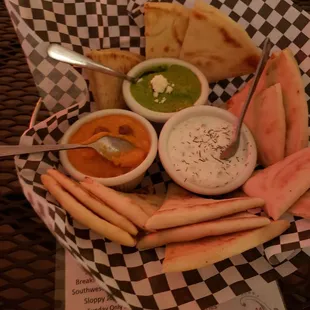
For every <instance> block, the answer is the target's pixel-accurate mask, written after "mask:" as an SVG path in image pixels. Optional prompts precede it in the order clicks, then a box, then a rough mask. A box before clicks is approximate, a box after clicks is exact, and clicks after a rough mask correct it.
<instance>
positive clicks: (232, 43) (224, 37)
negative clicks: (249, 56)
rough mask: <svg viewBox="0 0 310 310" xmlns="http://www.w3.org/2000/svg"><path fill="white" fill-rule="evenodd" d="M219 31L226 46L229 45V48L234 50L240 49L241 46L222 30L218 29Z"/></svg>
mask: <svg viewBox="0 0 310 310" xmlns="http://www.w3.org/2000/svg"><path fill="white" fill-rule="evenodd" d="M219 29H220V33H221V35H222V36H223V39H224V41H225V42H226V43H227V44H230V45H231V46H233V47H235V48H240V47H242V46H241V44H240V43H239V42H238V41H237V40H235V39H234V38H233V37H232V36H231V35H230V34H229V33H228V32H227V31H226V30H225V29H224V28H219Z"/></svg>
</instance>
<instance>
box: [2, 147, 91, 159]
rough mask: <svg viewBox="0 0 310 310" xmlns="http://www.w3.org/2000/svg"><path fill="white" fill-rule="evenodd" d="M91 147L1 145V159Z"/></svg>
mask: <svg viewBox="0 0 310 310" xmlns="http://www.w3.org/2000/svg"><path fill="white" fill-rule="evenodd" d="M86 147H90V146H88V145H82V144H51V145H0V157H3V156H12V155H21V154H31V153H39V152H47V151H61V150H71V149H80V148H86Z"/></svg>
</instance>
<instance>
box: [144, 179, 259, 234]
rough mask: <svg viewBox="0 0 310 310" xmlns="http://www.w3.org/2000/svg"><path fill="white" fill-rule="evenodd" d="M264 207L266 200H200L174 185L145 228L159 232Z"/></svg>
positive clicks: (246, 198)
mask: <svg viewBox="0 0 310 310" xmlns="http://www.w3.org/2000/svg"><path fill="white" fill-rule="evenodd" d="M178 193H180V194H179V195H178ZM263 205H264V201H263V200H262V199H260V198H249V197H240V198H232V199H223V200H214V199H206V198H201V197H198V196H196V195H194V194H191V193H189V192H187V191H185V190H184V189H181V188H180V187H178V186H177V185H175V184H173V185H172V184H171V185H169V187H168V192H167V197H166V199H165V201H164V203H163V205H162V206H161V207H160V208H159V210H157V211H156V212H155V213H154V215H153V216H151V217H150V218H149V219H148V221H147V222H146V224H145V227H146V228H147V229H148V230H157V229H165V228H171V227H178V226H184V225H189V224H195V223H200V222H204V221H208V220H213V219H218V218H221V217H223V216H227V215H231V214H235V213H238V212H242V211H245V210H248V209H251V208H255V207H261V206H263Z"/></svg>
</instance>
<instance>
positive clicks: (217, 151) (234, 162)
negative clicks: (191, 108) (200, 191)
mask: <svg viewBox="0 0 310 310" xmlns="http://www.w3.org/2000/svg"><path fill="white" fill-rule="evenodd" d="M233 130H234V128H233V125H232V124H231V123H229V122H227V121H225V120H222V119H220V118H217V117H211V116H197V117H192V118H190V119H188V120H186V121H184V122H182V123H180V124H178V125H177V126H175V127H174V128H173V129H172V131H171V134H170V137H169V140H168V152H169V156H170V159H171V162H172V163H173V166H174V169H175V171H176V172H177V173H180V174H181V175H182V177H183V179H184V182H190V183H194V184H196V185H199V186H205V187H210V188H217V187H221V186H224V185H227V184H229V183H230V182H231V181H233V180H235V179H236V178H238V176H239V174H240V173H241V172H242V170H243V169H244V168H245V167H246V166H247V165H248V157H249V154H250V152H251V150H252V145H251V144H249V143H248V142H246V141H245V139H244V137H243V135H241V139H240V146H239V149H238V151H237V153H236V155H235V156H233V157H231V158H230V159H229V160H221V159H220V155H221V152H222V151H223V149H225V147H226V146H227V145H228V144H229V143H230V140H231V138H232V135H233Z"/></svg>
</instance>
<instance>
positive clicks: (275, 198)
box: [242, 147, 310, 220]
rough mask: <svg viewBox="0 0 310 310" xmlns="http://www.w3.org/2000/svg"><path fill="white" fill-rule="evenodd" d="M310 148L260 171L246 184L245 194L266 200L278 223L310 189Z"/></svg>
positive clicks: (267, 209) (267, 206)
mask: <svg viewBox="0 0 310 310" xmlns="http://www.w3.org/2000/svg"><path fill="white" fill-rule="evenodd" d="M309 175H310V147H308V148H305V149H302V150H300V151H298V152H296V153H294V154H292V155H290V156H288V157H285V158H284V159H283V160H282V161H279V162H277V163H276V164H274V165H272V166H269V167H268V168H265V169H264V170H259V171H258V172H257V173H256V174H255V175H253V176H252V177H251V178H250V179H248V180H247V181H246V183H245V184H244V185H243V187H242V188H243V191H244V192H245V193H246V194H247V195H248V196H252V197H261V198H262V199H264V200H265V202H266V204H265V207H264V208H265V211H266V212H267V214H268V215H269V216H270V217H272V218H273V219H274V220H277V219H279V218H280V216H281V215H282V214H283V213H284V212H285V211H286V210H288V209H289V208H290V207H291V206H292V205H293V203H295V202H296V201H297V200H298V199H299V198H300V197H301V196H302V195H303V194H304V193H305V192H306V191H307V190H308V189H309V188H310V178H309Z"/></svg>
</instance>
